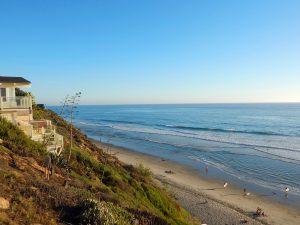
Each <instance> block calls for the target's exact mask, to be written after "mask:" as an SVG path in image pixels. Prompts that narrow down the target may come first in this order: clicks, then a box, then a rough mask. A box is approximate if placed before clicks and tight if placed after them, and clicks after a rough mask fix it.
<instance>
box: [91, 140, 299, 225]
mask: <svg viewBox="0 0 300 225" xmlns="http://www.w3.org/2000/svg"><path fill="white" fill-rule="evenodd" d="M96 144H97V145H98V146H99V147H101V148H102V149H104V150H105V151H107V152H108V153H109V154H113V155H115V156H116V157H117V158H118V159H119V160H120V161H123V162H124V163H127V164H132V165H139V164H143V165H144V166H145V167H147V168H149V169H150V170H151V171H152V173H153V176H154V178H155V179H156V180H157V181H158V182H159V183H160V184H161V185H163V186H164V187H165V188H166V189H167V190H168V191H169V192H170V193H171V194H172V195H174V197H175V198H176V199H177V201H178V202H179V204H181V205H182V206H183V207H184V208H185V209H187V210H188V211H189V212H190V213H191V214H192V215H193V216H195V217H197V218H201V221H202V223H205V224H209V225H214V224H216V225H217V224H278V225H282V224H286V225H294V224H299V223H300V210H299V209H294V208H289V207H288V206H285V205H281V204H279V203H277V202H275V201H272V198H271V197H270V196H261V195H258V194H254V193H251V194H250V195H249V196H244V192H243V189H241V188H237V187H234V186H232V185H231V184H229V185H228V187H226V188H225V189H224V187H223V181H220V180H213V179H209V178H208V177H206V175H205V169H204V168H203V172H202V173H200V172H199V171H197V170H196V169H193V168H191V167H188V166H184V165H180V164H178V163H175V162H172V161H169V160H165V159H162V158H158V157H153V156H150V155H146V154H142V153H138V152H134V151H130V150H128V149H124V148H120V147H115V146H109V147H108V146H107V145H105V144H102V143H99V142H96ZM170 171H171V172H170ZM257 207H260V208H262V210H263V211H264V212H265V214H266V215H267V216H264V217H263V216H260V217H256V218H254V216H253V214H254V213H255V211H256V209H257Z"/></svg>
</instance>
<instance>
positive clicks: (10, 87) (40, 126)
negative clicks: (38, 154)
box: [0, 76, 64, 154]
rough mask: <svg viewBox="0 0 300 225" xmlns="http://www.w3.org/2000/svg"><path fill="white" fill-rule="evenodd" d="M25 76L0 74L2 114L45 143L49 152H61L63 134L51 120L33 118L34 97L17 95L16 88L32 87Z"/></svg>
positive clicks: (0, 113) (32, 136)
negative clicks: (58, 131) (57, 131)
mask: <svg viewBox="0 0 300 225" xmlns="http://www.w3.org/2000/svg"><path fill="white" fill-rule="evenodd" d="M30 86H31V82H30V81H28V80H26V79H24V78H23V77H6V76H0V116H1V117H3V118H6V119H7V120H9V121H11V122H12V123H13V124H15V125H17V126H19V127H20V128H21V129H22V130H23V131H24V132H25V134H27V135H28V136H29V137H31V139H33V140H35V141H39V142H41V143H44V144H45V145H46V146H47V150H48V151H49V152H52V153H55V154H60V153H61V151H62V150H63V147H64V145H63V143H64V142H63V136H62V135H60V134H58V133H56V129H55V126H53V125H52V123H51V121H50V120H33V111H32V97H31V96H30V95H28V96H16V88H22V87H30Z"/></svg>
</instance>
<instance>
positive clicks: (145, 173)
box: [137, 164, 152, 177]
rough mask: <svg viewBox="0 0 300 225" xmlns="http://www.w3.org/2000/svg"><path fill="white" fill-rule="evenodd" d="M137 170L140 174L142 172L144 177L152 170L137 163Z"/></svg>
mask: <svg viewBox="0 0 300 225" xmlns="http://www.w3.org/2000/svg"><path fill="white" fill-rule="evenodd" d="M137 170H138V172H139V173H140V174H142V175H143V176H144V177H150V176H151V175H152V172H151V170H150V169H149V168H146V167H144V165H143V164H139V165H138V166H137Z"/></svg>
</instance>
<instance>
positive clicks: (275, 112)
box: [52, 104, 300, 206]
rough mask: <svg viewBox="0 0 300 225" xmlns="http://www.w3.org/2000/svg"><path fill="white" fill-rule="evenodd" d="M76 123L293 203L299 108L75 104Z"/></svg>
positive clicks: (299, 190)
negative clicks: (286, 195) (206, 169)
mask: <svg viewBox="0 0 300 225" xmlns="http://www.w3.org/2000/svg"><path fill="white" fill-rule="evenodd" d="M52 109H54V111H58V108H57V107H53V108H52ZM75 125H76V126H77V127H79V128H80V129H81V130H82V131H83V132H84V133H86V134H87V135H88V136H89V137H90V138H93V139H95V140H98V141H101V142H104V143H110V144H113V145H116V146H120V147H124V148H128V149H131V150H134V151H138V152H142V153H146V154H149V155H153V156H158V157H161V158H164V159H169V160H173V161H176V162H178V163H182V164H185V165H189V166H192V167H194V168H196V169H197V170H198V171H199V173H200V174H202V175H205V173H204V168H205V166H206V165H207V166H208V168H209V173H208V176H209V177H210V178H213V179H220V180H222V181H223V180H224V181H225V180H226V181H228V182H229V183H230V184H231V183H232V184H234V185H236V186H239V187H241V188H244V187H245V188H247V190H248V191H253V192H256V193H257V194H258V195H261V196H263V197H266V198H270V199H273V200H276V201H278V202H282V203H284V204H291V205H298V206H299V205H300V104H180V105H118V106H79V108H78V113H77V114H76V115H75ZM133 163H134V162H133ZM285 187H289V189H290V193H289V195H288V198H286V197H285V195H284V188H285ZM275 193H276V194H275Z"/></svg>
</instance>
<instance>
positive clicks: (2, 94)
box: [0, 88, 6, 101]
mask: <svg viewBox="0 0 300 225" xmlns="http://www.w3.org/2000/svg"><path fill="white" fill-rule="evenodd" d="M0 97H6V88H0ZM2 101H6V98H2Z"/></svg>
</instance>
